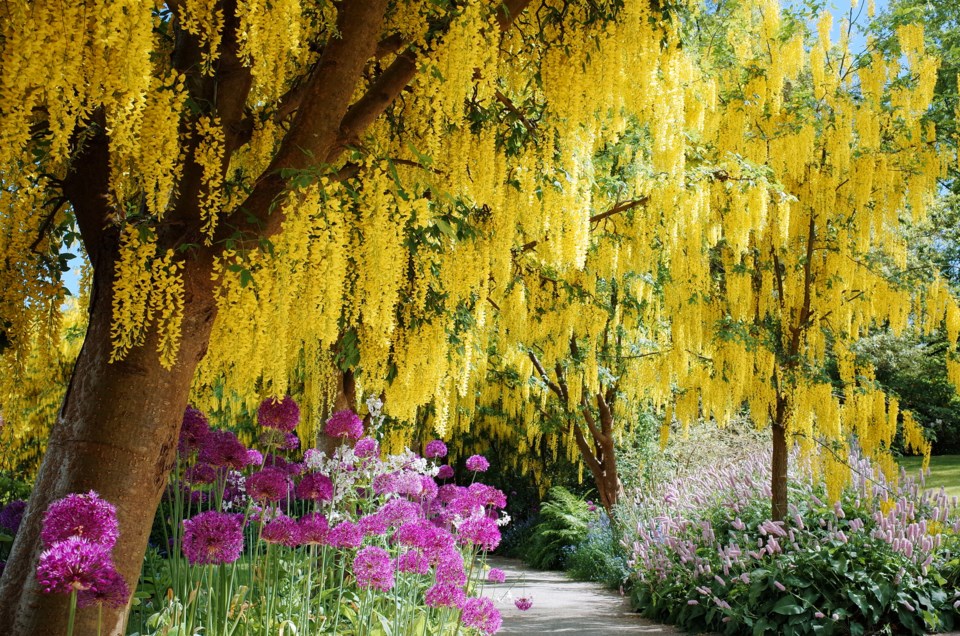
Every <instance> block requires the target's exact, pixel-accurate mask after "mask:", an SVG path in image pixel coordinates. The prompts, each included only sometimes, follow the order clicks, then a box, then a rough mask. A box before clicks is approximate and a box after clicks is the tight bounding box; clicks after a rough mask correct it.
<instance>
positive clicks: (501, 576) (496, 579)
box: [487, 568, 507, 583]
mask: <svg viewBox="0 0 960 636" xmlns="http://www.w3.org/2000/svg"><path fill="white" fill-rule="evenodd" d="M487 580H488V581H489V582H491V583H503V582H504V581H506V580H507V573H506V572H504V571H503V570H501V569H500V568H490V571H489V572H487Z"/></svg>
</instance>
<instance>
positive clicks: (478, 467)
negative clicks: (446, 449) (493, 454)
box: [467, 455, 490, 473]
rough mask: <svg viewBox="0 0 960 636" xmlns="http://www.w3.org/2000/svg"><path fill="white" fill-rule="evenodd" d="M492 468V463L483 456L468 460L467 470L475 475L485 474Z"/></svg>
mask: <svg viewBox="0 0 960 636" xmlns="http://www.w3.org/2000/svg"><path fill="white" fill-rule="evenodd" d="M488 468H490V462H488V461H487V458H486V457H484V456H483V455H471V456H470V457H468V458H467V470H472V471H473V472H475V473H485V472H487V469H488Z"/></svg>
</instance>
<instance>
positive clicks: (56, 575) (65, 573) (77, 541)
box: [37, 536, 114, 594]
mask: <svg viewBox="0 0 960 636" xmlns="http://www.w3.org/2000/svg"><path fill="white" fill-rule="evenodd" d="M113 569H114V567H113V563H112V562H111V561H110V548H109V547H107V546H106V545H104V544H102V543H94V542H93V541H90V540H89V539H87V538H84V537H79V536H71V537H68V538H67V539H64V540H63V541H56V542H54V543H53V544H52V545H51V546H50V547H49V548H47V549H46V550H44V551H43V552H41V553H40V560H39V562H38V563H37V581H38V582H39V583H40V589H42V590H43V592H44V593H45V594H70V593H71V592H81V591H83V590H99V589H101V588H104V587H106V585H107V583H108V580H107V572H109V571H110V570H113Z"/></svg>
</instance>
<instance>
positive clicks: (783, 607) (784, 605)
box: [770, 595, 803, 616]
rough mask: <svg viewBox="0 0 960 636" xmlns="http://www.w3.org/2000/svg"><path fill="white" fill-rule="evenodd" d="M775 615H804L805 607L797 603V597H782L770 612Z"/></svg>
mask: <svg viewBox="0 0 960 636" xmlns="http://www.w3.org/2000/svg"><path fill="white" fill-rule="evenodd" d="M770 611H771V612H773V613H774V614H782V615H784V616H793V615H796V614H802V613H803V606H802V605H800V604H799V603H797V599H796V597H794V596H793V595H791V596H782V597H780V600H779V601H777V602H776V604H775V605H774V606H773V608H771V610H770Z"/></svg>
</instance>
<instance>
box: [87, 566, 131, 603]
mask: <svg viewBox="0 0 960 636" xmlns="http://www.w3.org/2000/svg"><path fill="white" fill-rule="evenodd" d="M128 598H130V588H129V587H128V586H127V582H126V581H125V580H124V578H123V576H122V575H121V574H120V573H119V572H117V571H116V569H114V568H112V567H111V568H110V569H109V570H107V571H106V572H104V574H103V581H102V582H101V583H100V584H98V585H97V586H95V587H91V588H90V589H87V590H83V591H81V592H80V593H79V594H78V595H77V607H90V606H91V605H106V606H107V607H113V608H116V609H119V608H121V607H123V606H124V605H126V604H127V599H128Z"/></svg>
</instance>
